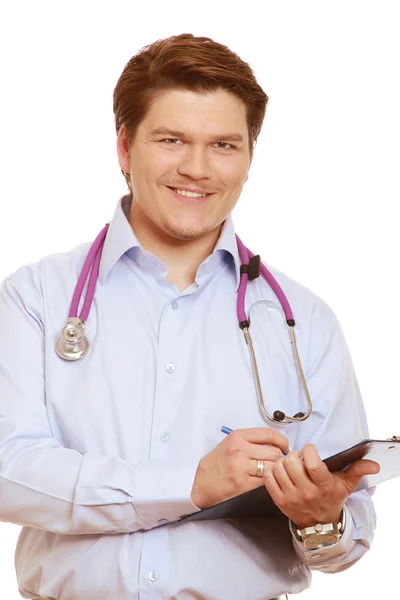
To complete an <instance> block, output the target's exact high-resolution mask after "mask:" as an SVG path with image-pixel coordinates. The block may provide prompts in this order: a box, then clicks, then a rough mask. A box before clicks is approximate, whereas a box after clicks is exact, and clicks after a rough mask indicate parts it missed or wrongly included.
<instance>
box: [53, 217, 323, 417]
mask: <svg viewBox="0 0 400 600" xmlns="http://www.w3.org/2000/svg"><path fill="white" fill-rule="evenodd" d="M108 228H109V224H108V223H107V224H106V225H105V226H104V228H103V229H102V230H101V231H100V233H99V234H98V236H97V238H96V239H95V241H94V242H93V244H92V246H91V248H90V250H89V253H88V255H87V256H86V259H85V262H84V264H83V267H82V271H81V273H80V275H79V278H78V283H77V285H76V288H75V291H74V295H73V297H72V302H71V307H70V310H69V313H68V315H69V316H68V321H67V324H66V325H65V327H64V328H63V329H62V331H61V335H60V337H59V338H58V340H57V343H56V352H57V354H58V356H59V357H60V358H62V359H63V360H68V361H74V360H79V359H80V358H82V357H83V356H85V355H86V354H87V353H88V350H89V342H88V340H87V338H86V336H85V323H86V321H87V319H88V316H89V311H90V307H91V304H92V301H93V297H94V290H95V287H96V283H97V279H98V275H99V267H100V260H101V255H102V251H103V246H104V242H105V239H106V235H107V231H108ZM236 241H237V245H238V251H239V255H240V258H241V261H242V265H241V267H240V284H239V288H238V293H237V316H238V322H239V327H240V329H241V330H242V331H243V334H244V338H245V340H246V344H247V346H248V349H249V352H250V359H251V365H252V370H253V375H254V381H255V385H256V392H257V398H258V403H259V407H260V411H261V414H262V415H263V417H264V418H265V419H266V420H269V421H272V422H274V423H281V424H287V423H294V422H297V423H298V422H300V421H305V420H306V419H308V417H309V416H310V414H311V411H312V403H311V398H310V393H309V391H308V387H307V382H306V379H305V376H304V373H303V369H302V366H301V362H300V357H299V353H298V351H297V344H296V336H295V333H294V327H295V324H296V323H295V320H294V318H293V313H292V309H291V308H290V304H289V302H288V300H287V298H286V296H285V294H284V292H283V290H282V288H281V287H280V285H279V284H278V282H277V281H276V279H275V277H273V275H272V273H271V272H270V271H269V270H268V269H267V267H266V266H265V265H264V264H263V263H261V259H260V256H259V255H254V254H253V253H252V252H250V250H249V249H248V248H246V246H245V245H244V244H243V243H242V241H241V240H240V238H239V237H238V236H236ZM89 272H90V275H89ZM260 275H262V276H263V277H264V279H265V280H266V281H267V282H268V283H269V285H270V286H271V288H272V290H273V291H274V293H275V295H276V297H277V298H278V300H279V303H280V305H281V309H282V312H283V315H284V317H285V321H286V326H287V328H288V330H289V339H290V345H291V348H292V352H293V358H294V361H295V364H296V369H297V373H298V375H299V377H300V381H301V385H302V388H303V392H304V396H305V398H306V400H307V413H302V412H299V413H297V414H296V415H294V417H288V416H287V415H286V414H285V413H284V412H283V411H281V410H276V411H275V412H274V413H273V415H270V414H269V412H268V411H267V409H266V407H265V404H264V398H263V393H262V389H261V384H260V377H259V373H258V367H257V360H256V356H255V352H254V348H253V341H252V339H251V335H250V331H249V328H250V314H249V315H248V316H247V315H246V311H245V297H246V288H247V282H248V281H253V279H257V278H258V277H260ZM88 277H89V283H88V286H87V291H86V297H85V301H84V303H83V308H82V311H81V313H80V315H79V317H78V306H79V302H80V299H81V295H82V291H83V288H84V286H85V283H86V280H87V278H88ZM261 302H266V301H264V300H260V301H259V302H256V303H255V304H259V303H261ZM267 304H268V302H267ZM250 311H251V309H250Z"/></svg>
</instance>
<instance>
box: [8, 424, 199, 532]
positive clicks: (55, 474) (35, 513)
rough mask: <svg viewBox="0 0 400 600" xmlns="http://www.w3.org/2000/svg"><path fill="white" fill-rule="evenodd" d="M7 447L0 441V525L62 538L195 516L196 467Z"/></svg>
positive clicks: (49, 443) (41, 442) (28, 443)
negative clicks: (60, 535) (0, 523)
mask: <svg viewBox="0 0 400 600" xmlns="http://www.w3.org/2000/svg"><path fill="white" fill-rule="evenodd" d="M3 426H4V421H3ZM0 430H1V428H0ZM9 448H10V450H9V452H7V444H6V443H5V441H4V436H3V440H2V442H1V443H0V465H1V469H0V520H2V521H7V522H11V523H15V524H17V525H22V526H27V527H34V528H38V529H44V530H47V531H52V532H55V533H61V534H66V535H79V534H99V533H100V534H105V533H111V532H112V533H132V532H135V531H138V530H140V529H151V528H153V527H156V526H157V525H159V524H160V521H161V522H162V521H164V520H168V521H175V520H177V519H179V517H180V516H181V515H182V514H185V513H190V512H194V511H196V507H195V506H194V505H193V503H192V502H191V499H190V492H191V489H192V484H193V480H194V475H195V472H196V468H197V464H191V463H184V462H176V463H168V464H166V463H163V462H162V461H143V462H137V463H135V462H130V461H127V460H122V459H120V458H118V457H115V456H101V455H94V454H84V455H81V454H79V453H78V452H76V451H74V450H70V449H66V448H62V447H60V446H59V445H58V443H57V442H56V441H55V440H54V439H51V438H46V439H36V440H34V441H32V439H28V438H26V439H25V440H22V439H19V440H18V441H17V440H15V439H14V440H13V444H12V446H11V444H10V445H9Z"/></svg>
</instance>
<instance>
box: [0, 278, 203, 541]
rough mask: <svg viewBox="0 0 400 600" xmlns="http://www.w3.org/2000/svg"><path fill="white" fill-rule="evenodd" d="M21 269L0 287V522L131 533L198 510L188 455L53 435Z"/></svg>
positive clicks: (32, 293) (36, 305)
mask: <svg viewBox="0 0 400 600" xmlns="http://www.w3.org/2000/svg"><path fill="white" fill-rule="evenodd" d="M23 269H24V270H23V271H21V273H22V275H23V276H22V275H21V276H20V277H18V284H17V281H16V280H15V276H11V277H9V278H8V279H6V280H5V281H4V282H3V283H2V285H1V287H0V331H1V335H0V520H2V521H7V522H11V523H15V524H17V525H22V526H27V527H33V528H38V529H44V530H47V531H52V532H55V533H61V534H74V535H75V534H76V535H78V534H99V533H100V534H102V533H130V532H135V531H138V530H140V529H151V528H153V527H156V526H158V525H160V524H162V523H164V522H165V521H175V520H177V519H179V518H180V516H181V515H183V514H188V513H191V512H196V511H197V510H199V509H198V508H197V507H196V506H195V505H194V504H193V503H192V501H191V490H192V485H193V481H194V477H195V474H196V470H197V463H195V462H194V461H185V460H182V461H176V462H171V461H168V463H167V462H165V463H164V461H138V462H131V461H128V460H123V459H122V458H119V457H118V456H104V455H97V454H92V453H87V454H81V453H79V452H77V451H76V450H74V449H71V448H65V447H64V446H63V445H62V444H61V443H60V442H59V441H58V440H57V439H55V437H54V436H53V435H52V431H51V429H50V425H49V421H48V418H47V411H46V393H45V392H46V382H45V367H44V325H43V318H42V316H41V315H42V313H43V310H42V298H41V293H40V282H38V281H37V279H35V275H34V274H33V273H32V271H31V270H29V269H28V267H25V268H23ZM17 273H19V272H17Z"/></svg>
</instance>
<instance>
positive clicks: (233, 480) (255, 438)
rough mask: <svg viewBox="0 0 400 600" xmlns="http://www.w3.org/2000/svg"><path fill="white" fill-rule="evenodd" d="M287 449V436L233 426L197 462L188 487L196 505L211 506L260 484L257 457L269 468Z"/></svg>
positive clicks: (199, 506) (271, 430) (262, 429)
mask: <svg viewBox="0 0 400 600" xmlns="http://www.w3.org/2000/svg"><path fill="white" fill-rule="evenodd" d="M288 451H289V442H288V440H287V438H286V437H285V436H284V435H282V434H281V433H279V432H278V431H275V430H274V429H270V428H268V427H254V428H251V429H236V430H235V431H233V432H232V433H230V434H229V435H227V436H226V438H225V439H224V440H223V441H222V442H221V443H219V444H218V446H216V447H215V448H214V450H212V451H211V452H210V453H209V454H207V455H206V456H204V457H203V458H202V459H201V461H200V462H199V466H198V468H197V472H196V477H195V480H194V483H193V488H192V494H191V498H192V502H193V503H194V504H195V505H196V506H197V507H198V508H206V507H208V506H213V505H214V504H217V503H218V502H222V501H223V500H228V498H233V496H237V495H238V494H242V493H244V492H248V491H249V490H252V489H254V488H256V487H259V486H260V485H262V484H263V478H262V477H257V476H256V470H257V459H258V460H263V461H265V462H264V468H265V470H267V469H268V468H271V467H272V466H273V465H274V463H275V461H276V460H278V459H279V458H281V456H283V455H282V452H284V453H287V452H288Z"/></svg>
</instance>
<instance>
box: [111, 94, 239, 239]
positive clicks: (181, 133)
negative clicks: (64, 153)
mask: <svg viewBox="0 0 400 600" xmlns="http://www.w3.org/2000/svg"><path fill="white" fill-rule="evenodd" d="M124 129H125V128H124V127H122V128H121V130H120V132H119V135H118V138H119V139H118V156H119V162H120V165H121V168H122V169H124V170H125V171H126V172H130V173H131V185H132V190H133V199H132V210H134V211H136V214H137V211H139V212H140V213H141V215H140V216H141V217H142V218H143V219H144V221H145V222H146V225H147V226H148V227H151V228H152V229H153V231H156V232H158V233H160V234H161V232H163V233H164V234H167V235H168V236H171V237H173V238H176V239H179V240H193V239H197V238H200V237H202V236H204V235H207V234H208V233H210V232H212V231H214V230H215V229H216V228H217V227H218V226H220V225H221V223H222V222H223V221H224V220H225V219H226V217H227V216H228V215H229V213H230V212H231V211H232V209H233V207H234V206H235V204H236V202H237V201H238V199H239V196H240V193H241V190H242V187H243V184H244V183H245V181H246V180H247V175H248V170H249V167H250V163H251V159H250V149H249V141H248V129H247V122H246V107H245V105H244V103H243V102H242V101H241V100H239V99H238V98H236V96H234V95H233V94H230V93H229V92H227V91H225V90H218V91H214V92H209V93H206V94H199V93H196V92H191V91H189V90H181V89H175V90H168V91H165V92H162V94H161V95H159V96H157V98H156V99H154V100H153V102H152V105H151V108H150V110H149V112H148V114H147V116H146V117H145V119H144V120H143V121H142V122H141V123H140V125H139V127H138V129H137V132H136V136H135V139H134V141H133V143H132V144H131V147H130V148H129V151H127V144H126V134H125V131H124ZM232 135H235V137H236V138H238V139H232V138H231V136H232ZM124 138H125V141H124ZM240 138H241V139H240ZM182 188H184V189H191V190H194V191H196V192H202V193H207V194H209V195H207V196H205V197H203V198H193V197H187V196H183V195H179V194H178V193H176V192H175V191H173V189H182ZM160 230H161V231H160ZM161 235H162V234H161Z"/></svg>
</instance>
